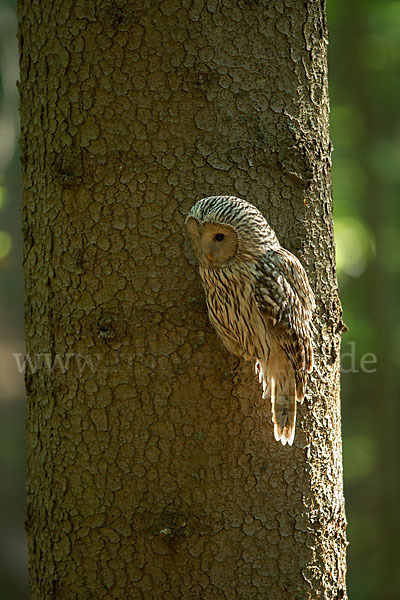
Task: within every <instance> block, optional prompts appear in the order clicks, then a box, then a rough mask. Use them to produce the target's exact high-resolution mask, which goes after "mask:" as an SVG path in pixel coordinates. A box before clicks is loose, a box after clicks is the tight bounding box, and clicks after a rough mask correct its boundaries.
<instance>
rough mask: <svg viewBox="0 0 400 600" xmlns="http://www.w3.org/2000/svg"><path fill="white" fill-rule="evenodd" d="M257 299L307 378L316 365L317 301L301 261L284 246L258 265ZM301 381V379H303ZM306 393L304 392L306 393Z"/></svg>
mask: <svg viewBox="0 0 400 600" xmlns="http://www.w3.org/2000/svg"><path fill="white" fill-rule="evenodd" d="M257 280H258V286H257V289H256V292H255V294H256V301H257V304H258V307H259V309H260V312H261V313H262V315H263V316H264V318H266V319H267V320H268V321H269V324H270V327H271V330H272V332H273V334H274V336H275V338H276V340H277V342H278V343H279V345H280V346H281V348H282V349H283V350H284V352H285V354H286V355H287V357H288V358H289V360H290V362H291V363H292V365H293V367H294V369H295V373H296V377H297V376H300V375H301V374H303V376H304V377H303V376H301V377H300V378H301V379H303V378H304V379H305V374H306V373H309V372H310V371H311V370H312V367H313V352H312V345H311V338H312V331H311V318H312V313H313V311H314V309H315V300H314V295H313V293H312V290H311V288H310V284H309V282H308V278H307V274H306V272H305V270H304V268H303V267H302V265H301V264H300V262H299V260H298V259H297V258H296V257H295V256H294V255H293V254H291V253H290V252H289V251H288V250H285V249H284V248H279V249H278V250H270V251H268V252H266V253H265V254H264V255H263V257H262V259H261V260H260V262H259V263H258V265H257ZM299 383H300V382H299ZM303 395H304V394H303Z"/></svg>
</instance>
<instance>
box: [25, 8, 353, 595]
mask: <svg viewBox="0 0 400 600" xmlns="http://www.w3.org/2000/svg"><path fill="white" fill-rule="evenodd" d="M324 10H325V9H324V6H323V3H321V2H319V1H318V2H317V1H316V0H310V1H307V2H302V3H296V2H292V1H289V0H286V2H285V3H283V2H276V3H271V2H264V1H262V0H260V1H258V2H257V1H252V2H251V1H245V0H242V1H238V2H234V1H230V0H226V1H224V2H216V1H215V0H208V2H199V1H197V0H194V1H191V2H189V1H188V0H165V1H163V2H150V1H148V0H145V1H144V2H141V3H138V2H128V1H123V0H103V1H102V0H92V1H90V0H88V1H87V0H86V1H83V0H78V1H74V2H72V0H52V1H50V0H43V1H42V2H40V3H36V2H30V3H28V2H26V3H22V2H20V6H19V19H20V29H19V41H20V52H21V83H20V93H21V121H22V163H23V180H24V236H25V254H24V258H25V277H26V336H27V349H28V350H27V351H28V355H29V358H30V359H31V361H32V365H31V367H30V368H28V367H29V365H27V370H26V384H27V393H28V447H29V456H28V516H27V530H28V538H29V546H30V566H31V589H32V599H33V600H35V599H37V600H39V599H40V600H45V599H53V598H65V599H67V598H68V600H70V599H71V598H79V599H88V600H89V599H94V598H96V600H100V599H107V600H108V599H111V598H115V599H117V598H118V599H121V598H144V599H146V600H148V599H151V598H154V599H160V598H163V599H164V598H165V599H170V600H174V599H176V598H184V599H189V598H190V599H193V600H195V599H196V600H200V599H201V600H219V599H223V598H228V599H236V598H238V599H241V598H242V599H246V600H248V599H251V598H254V599H260V598H265V599H266V598H268V600H274V599H277V600H278V599H279V600H282V598H297V599H306V598H313V599H314V598H324V599H325V598H326V599H333V598H335V599H338V598H345V597H346V591H345V547H346V541H345V516H344V507H343V492H342V462H341V436H340V406H339V338H340V330H341V310H340V303H339V300H338V295H337V286H336V277H335V266H334V241H333V230H332V202H331V187H330V142H329V131H328V110H329V106H328V94H327V74H326V49H327V32H326V24H325V12H324ZM214 194H233V195H237V196H241V197H244V198H246V199H247V200H249V201H250V202H253V203H254V204H256V205H257V206H258V207H259V208H260V209H261V210H262V211H263V213H264V214H265V216H266V217H267V219H269V221H270V223H271V225H272V226H273V227H274V228H275V230H276V231H277V233H278V236H279V238H280V241H281V243H282V245H284V246H286V247H288V248H289V249H290V250H291V251H293V252H294V253H295V254H297V255H298V256H299V258H300V259H301V261H302V262H303V264H304V265H305V267H306V269H307V272H308V274H309V277H310V280H311V282H312V286H313V289H314V291H315V295H316V299H317V311H316V315H315V323H316V336H315V354H316V368H315V370H314V373H313V376H312V378H311V382H310V384H309V386H308V389H309V393H308V396H307V400H306V402H305V404H304V405H303V406H302V407H301V408H300V414H299V421H298V425H297V433H296V438H295V445H294V446H293V447H292V448H290V447H282V446H281V445H280V444H277V443H276V442H275V440H274V439H273V435H272V431H273V429H272V425H271V408H270V406H269V405H267V404H266V403H265V402H264V401H263V400H262V399H261V389H260V388H259V386H258V384H257V382H256V380H255V375H254V373H253V367H252V366H250V365H248V364H245V363H244V362H243V361H238V360H237V359H236V358H234V357H232V356H230V355H228V354H227V352H226V351H225V350H224V349H223V347H222V346H221V344H220V342H219V341H218V339H217V337H216V334H215V332H214V330H213V329H212V328H211V327H210V325H209V324H208V320H207V314H206V308H205V301H204V297H203V292H202V290H201V286H200V281H199V277H198V275H197V270H196V267H195V266H193V265H191V264H189V263H190V260H191V257H190V252H189V250H188V249H187V247H186V250H185V249H184V248H185V245H184V238H183V221H184V218H185V214H186V213H187V211H188V210H189V208H190V207H191V205H192V204H193V203H194V201H195V200H197V199H199V198H200V197H202V196H206V195H214ZM185 255H186V256H185ZM188 258H189V261H188ZM68 357H69V358H68ZM36 367H37V368H36Z"/></svg>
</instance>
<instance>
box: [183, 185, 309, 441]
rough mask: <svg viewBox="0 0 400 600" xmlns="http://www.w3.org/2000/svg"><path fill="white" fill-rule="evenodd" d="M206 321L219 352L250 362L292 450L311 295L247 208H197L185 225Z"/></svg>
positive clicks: (229, 199)
mask: <svg viewBox="0 0 400 600" xmlns="http://www.w3.org/2000/svg"><path fill="white" fill-rule="evenodd" d="M186 226H187V230H188V232H189V235H190V237H191V241H192V245H193V249H194V251H195V253H196V256H197V259H198V262H199V270H200V277H201V280H202V283H203V287H204V291H205V294H206V299H207V307H208V314H209V318H210V321H211V323H212V325H213V326H214V327H215V329H216V330H217V332H218V334H219V335H220V337H221V339H222V341H223V343H224V345H225V346H226V348H227V349H228V350H229V351H230V352H232V353H233V354H235V355H236V356H240V357H243V358H244V359H246V360H255V361H256V363H255V364H256V373H258V375H259V380H260V382H262V384H263V398H270V399H271V403H272V420H273V423H274V434H275V439H276V440H277V441H279V440H280V441H281V442H282V444H283V445H285V444H286V443H287V444H289V445H292V444H293V439H294V433H295V426H296V401H297V402H302V401H303V399H304V394H305V387H306V380H307V373H309V372H310V371H311V370H312V368H313V350H312V345H311V337H312V331H311V317H312V313H313V310H314V308H315V302H314V296H313V293H312V291H311V288H310V285H309V283H308V278H307V275H306V272H305V271H304V269H303V267H302V265H301V264H300V262H299V261H298V260H297V258H296V257H295V256H293V254H291V253H290V252H289V251H288V250H285V249H284V248H282V247H281V246H280V244H279V242H278V239H277V237H276V235H275V232H274V231H273V229H271V227H270V226H269V225H268V223H267V221H266V220H265V219H264V217H263V215H262V214H261V213H260V211H259V210H257V208H256V207H255V206H253V205H252V204H249V203H248V202H246V201H245V200H241V199H239V198H235V197H233V196H211V197H209V198H203V199H202V200H199V201H198V202H196V204H195V205H194V206H193V207H192V209H191V211H190V212H189V214H188V216H187V219H186Z"/></svg>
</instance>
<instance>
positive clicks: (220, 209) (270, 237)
mask: <svg viewBox="0 0 400 600" xmlns="http://www.w3.org/2000/svg"><path fill="white" fill-rule="evenodd" d="M186 228H187V231H188V233H189V235H190V237H191V241H192V245H193V249H194V251H195V253H196V257H197V260H198V261H199V264H200V265H202V266H206V267H214V268H218V267H222V266H225V265H228V264H231V263H233V262H235V261H238V262H241V261H243V260H252V259H256V258H257V257H259V256H260V255H261V254H263V253H264V252H265V250H267V249H271V248H279V242H278V240H277V238H276V235H275V233H274V231H273V230H272V229H271V227H270V226H269V225H268V223H267V221H266V220H265V219H264V217H263V215H262V214H261V213H260V211H259V210H258V209H257V208H256V207H255V206H253V205H252V204H250V203H249V202H246V201H245V200H241V199H240V198H235V197H234V196H210V197H209V198H203V199H202V200H199V201H198V202H196V204H195V205H194V206H193V207H192V209H191V210H190V212H189V214H188V216H187V218H186Z"/></svg>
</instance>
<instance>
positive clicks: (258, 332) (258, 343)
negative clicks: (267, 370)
mask: <svg viewBox="0 0 400 600" xmlns="http://www.w3.org/2000/svg"><path fill="white" fill-rule="evenodd" d="M200 276H201V279H202V282H203V287H204V290H205V292H206V300H207V307H208V313H209V317H210V321H211V323H212V324H213V325H214V327H215V328H216V330H217V331H218V333H219V335H220V336H221V338H222V341H223V343H224V344H225V346H226V347H227V348H228V350H229V351H230V352H233V353H234V354H236V355H237V356H243V357H245V358H247V359H249V358H253V359H255V360H257V359H258V358H259V357H266V358H267V357H268V355H269V351H270V333H269V324H268V323H267V322H266V320H265V319H264V318H263V317H262V315H261V313H260V311H259V309H258V306H257V302H256V295H255V286H256V285H257V279H256V268H255V263H242V264H240V265H232V266H230V267H228V266H226V267H223V268H219V269H207V268H200Z"/></svg>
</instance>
